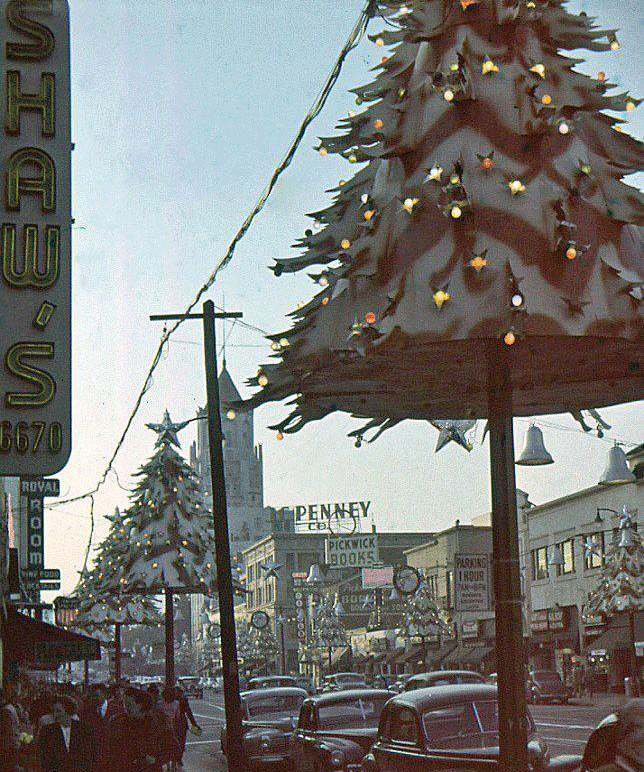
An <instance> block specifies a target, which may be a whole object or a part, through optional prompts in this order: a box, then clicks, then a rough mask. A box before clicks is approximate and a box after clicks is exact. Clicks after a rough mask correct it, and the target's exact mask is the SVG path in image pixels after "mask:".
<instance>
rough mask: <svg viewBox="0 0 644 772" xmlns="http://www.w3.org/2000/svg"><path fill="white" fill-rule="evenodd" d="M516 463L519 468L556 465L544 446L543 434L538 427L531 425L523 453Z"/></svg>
mask: <svg viewBox="0 0 644 772" xmlns="http://www.w3.org/2000/svg"><path fill="white" fill-rule="evenodd" d="M515 463H516V464H517V465H519V466H543V465H545V464H552V463H554V462H553V459H552V456H551V455H550V453H548V451H547V450H546V448H545V445H544V444H543V432H542V431H541V429H540V428H539V427H538V426H535V425H534V424H531V425H530V426H529V427H528V431H527V432H526V435H525V445H524V447H523V452H522V453H521V455H520V456H519V458H518V459H517V460H516V462H515Z"/></svg>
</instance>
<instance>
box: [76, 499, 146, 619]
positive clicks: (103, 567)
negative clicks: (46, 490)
mask: <svg viewBox="0 0 644 772" xmlns="http://www.w3.org/2000/svg"><path fill="white" fill-rule="evenodd" d="M106 519H107V520H108V521H109V523H110V529H109V532H108V534H107V536H106V538H105V539H104V540H103V541H102V542H101V543H100V545H99V546H98V548H97V551H96V556H95V559H94V566H93V568H92V569H91V571H88V572H86V573H85V574H84V575H83V576H82V578H81V581H80V583H79V586H78V588H77V589H76V593H75V594H76V595H77V596H78V598H79V601H80V605H79V614H78V616H77V617H76V619H75V620H74V626H75V627H78V628H81V629H85V630H95V629H97V628H101V627H106V626H108V625H114V624H121V625H137V624H159V622H160V618H159V614H158V611H157V607H156V605H155V604H154V602H153V600H152V599H151V598H146V597H144V596H141V595H124V594H122V592H121V590H122V587H123V571H124V568H125V564H126V561H127V556H128V551H129V550H128V543H127V523H126V520H125V518H124V517H123V515H121V512H120V511H119V509H118V508H116V509H115V511H114V514H113V515H107V516H106Z"/></svg>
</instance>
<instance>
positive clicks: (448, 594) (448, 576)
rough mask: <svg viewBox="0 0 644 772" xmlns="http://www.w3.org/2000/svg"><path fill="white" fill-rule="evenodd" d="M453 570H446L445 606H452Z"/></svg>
mask: <svg viewBox="0 0 644 772" xmlns="http://www.w3.org/2000/svg"><path fill="white" fill-rule="evenodd" d="M453 576H454V572H453V571H446V572H445V608H452V585H453V581H452V580H453Z"/></svg>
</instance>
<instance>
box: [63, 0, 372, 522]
mask: <svg viewBox="0 0 644 772" xmlns="http://www.w3.org/2000/svg"><path fill="white" fill-rule="evenodd" d="M376 11H377V2H376V0H368V2H367V3H366V5H365V7H364V8H363V10H362V12H361V14H360V16H359V18H358V20H357V22H356V23H355V25H354V27H353V29H352V30H351V33H350V35H349V38H348V39H347V41H346V43H345V44H344V46H343V47H342V50H341V51H340V53H339V55H338V57H337V59H336V61H335V64H334V65H333V68H332V69H331V72H330V73H329V75H328V76H327V79H326V81H325V83H324V85H323V86H322V88H321V90H320V92H319V93H318V96H317V97H316V99H315V100H314V102H313V105H312V106H311V108H309V110H308V112H307V114H306V116H305V117H304V120H303V121H302V123H301V124H300V127H299V129H298V131H297V134H296V135H295V138H294V139H293V141H292V142H291V144H290V146H289V148H288V150H287V152H286V154H285V155H284V157H283V158H282V161H280V163H279V164H278V166H277V167H276V168H275V169H274V171H273V173H272V175H271V177H270V180H269V182H268V184H267V185H266V187H265V188H264V190H263V191H262V193H261V195H260V197H259V199H258V200H257V202H256V204H255V206H254V207H253V209H252V210H251V212H250V214H248V216H247V217H246V219H245V220H244V222H243V223H242V224H241V226H240V228H239V229H238V231H237V233H236V234H235V236H234V237H233V239H232V241H231V242H230V244H229V246H228V249H227V250H226V253H225V255H224V256H223V257H222V258H221V259H220V260H219V262H218V263H217V265H216V266H215V268H214V270H213V271H212V272H211V274H210V276H209V277H208V279H207V280H206V282H205V283H204V284H203V285H202V286H201V288H200V289H199V290H198V292H197V293H196V295H195V297H194V299H193V300H192V301H191V303H190V304H189V306H188V307H187V308H186V310H185V311H184V313H183V314H182V315H181V317H180V318H179V319H177V320H176V322H175V323H174V324H173V325H172V326H171V327H170V328H169V329H165V328H164V331H163V333H162V335H161V340H160V341H159V345H158V347H157V350H156V352H155V354H154V357H153V359H152V363H151V365H150V367H149V369H148V372H147V374H146V376H145V379H144V382H143V387H142V388H141V391H140V392H139V394H138V396H137V398H136V400H135V402H134V406H133V408H132V410H131V412H130V414H129V416H128V419H127V421H126V423H125V427H124V428H123V430H122V432H121V434H120V436H119V438H118V441H117V443H116V446H115V448H114V450H113V452H112V454H111V456H110V458H109V460H108V462H107V466H106V467H105V469H104V471H103V472H102V474H101V475H100V476H99V478H98V481H97V483H96V485H95V486H94V487H93V488H92V489H91V490H89V491H86V492H85V493H82V494H79V495H77V496H71V497H68V498H66V499H61V500H60V501H57V502H52V503H51V505H50V506H52V507H56V506H59V505H64V504H70V503H74V502H77V501H83V500H84V499H86V498H91V497H92V496H93V495H94V494H96V493H98V491H99V490H100V488H101V487H102V486H103V485H104V484H105V481H106V479H107V476H108V475H109V473H110V472H111V470H112V468H113V464H114V461H115V460H116V457H117V456H118V454H119V452H120V450H121V448H122V447H123V444H124V442H125V439H126V437H127V435H128V433H129V431H130V429H131V427H132V424H133V422H134V419H135V418H136V416H137V414H138V412H139V409H140V407H141V404H142V403H143V399H144V397H145V395H146V394H147V392H148V391H149V390H150V388H151V387H152V384H153V374H154V372H155V370H156V369H157V367H158V365H159V362H160V361H161V358H162V355H163V352H164V350H165V348H166V344H167V343H168V341H169V339H170V338H171V336H172V335H173V333H174V332H175V331H176V330H177V329H178V328H179V327H180V326H181V325H182V324H183V322H185V320H186V318H187V317H188V315H189V314H190V313H191V312H192V311H193V309H194V308H195V306H196V305H197V304H198V303H199V301H200V300H201V299H202V297H203V296H204V295H205V294H206V292H208V290H209V289H210V288H211V287H212V285H213V284H214V282H215V279H216V278H217V276H218V275H219V273H220V271H221V270H222V269H224V268H225V267H226V266H227V265H228V264H229V263H230V261H231V260H232V259H233V256H234V253H235V250H236V248H237V245H238V244H239V242H240V241H241V240H242V239H243V238H244V236H245V235H246V233H247V232H248V230H249V228H250V226H251V225H252V223H253V221H254V220H255V218H256V217H257V215H258V214H259V213H260V212H261V211H262V209H263V208H264V206H265V205H266V202H267V201H268V198H269V196H270V195H271V193H272V192H273V190H274V188H275V185H276V184H277V181H278V179H279V178H280V177H281V175H282V174H283V172H284V171H285V170H286V169H287V168H288V167H289V166H290V164H291V162H292V160H293V158H294V156H295V153H296V151H297V149H298V148H299V146H300V144H301V142H302V139H303V138H304V134H305V133H306V130H307V129H308V127H309V126H310V124H311V123H312V122H313V121H314V120H315V118H316V117H317V116H318V115H319V114H320V112H321V110H322V108H323V107H324V105H325V104H326V101H327V99H328V97H329V94H330V93H331V90H332V89H333V87H334V86H335V84H336V82H337V80H338V78H339V76H340V73H341V71H342V67H343V65H344V62H345V60H346V58H347V56H348V55H349V53H350V52H351V51H352V50H353V49H354V48H355V47H356V46H357V45H358V44H359V42H360V41H361V40H362V37H363V35H364V33H365V31H366V29H367V26H368V23H369V19H370V18H372V17H373V16H374V15H375V13H376ZM242 324H244V326H245V327H249V328H251V329H255V330H256V331H258V332H262V333H264V332H265V331H264V330H262V329H261V328H259V327H256V326H254V325H250V324H248V323H242Z"/></svg>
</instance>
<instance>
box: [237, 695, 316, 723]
mask: <svg viewBox="0 0 644 772" xmlns="http://www.w3.org/2000/svg"><path fill="white" fill-rule="evenodd" d="M303 701H304V695H299V694H288V695H283V696H276V695H270V696H269V695H267V696H266V697H256V698H255V699H252V700H249V699H245V700H244V703H245V707H246V714H247V715H248V717H249V718H258V717H260V716H276V715H284V716H295V715H297V714H298V713H299V711H300V706H301V705H302V702H303Z"/></svg>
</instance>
